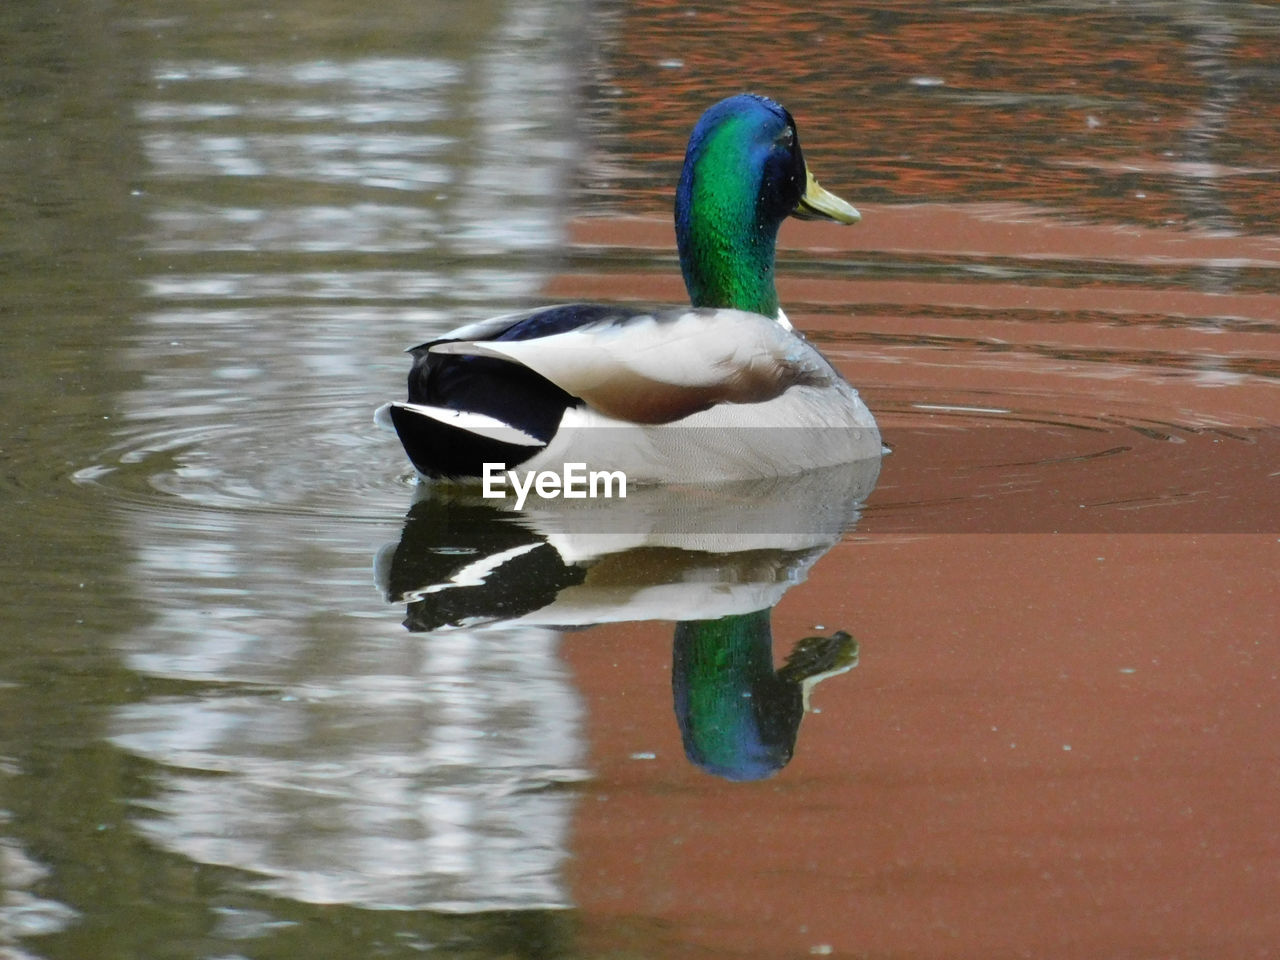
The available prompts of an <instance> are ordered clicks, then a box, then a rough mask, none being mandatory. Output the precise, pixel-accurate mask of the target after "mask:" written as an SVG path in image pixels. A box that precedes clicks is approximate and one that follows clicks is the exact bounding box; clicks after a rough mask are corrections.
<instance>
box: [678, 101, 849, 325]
mask: <svg viewBox="0 0 1280 960" xmlns="http://www.w3.org/2000/svg"><path fill="white" fill-rule="evenodd" d="M788 216H795V217H799V218H801V219H805V220H818V219H821V220H834V221H836V222H837V223H857V222H858V220H859V219H860V217H859V214H858V211H857V210H855V209H854V208H853V207H851V206H850V205H849V204H847V203H845V202H844V201H843V200H841V199H840V198H839V197H837V196H835V195H834V194H831V193H828V192H827V191H826V190H824V189H823V188H822V187H821V186H819V185H818V181H817V180H815V179H814V178H813V175H812V174H810V173H809V171H808V168H807V167H806V166H805V162H804V154H803V153H802V152H801V150H800V141H799V138H798V137H797V136H796V125H795V121H794V120H792V118H791V114H789V113H788V112H787V111H786V110H785V109H784V108H783V107H781V106H779V105H778V104H776V103H774V102H773V101H772V100H769V99H768V98H766V97H760V96H755V95H754V94H740V95H738V96H735V97H729V98H728V99H725V100H721V101H720V102H719V103H717V104H715V105H714V106H713V107H711V108H710V109H709V110H707V112H706V113H704V114H703V115H702V118H701V119H700V120H699V121H698V123H697V126H695V127H694V129H693V135H692V136H691V137H690V138H689V149H688V151H687V152H686V153H685V158H684V169H683V170H682V171H681V173H680V185H679V186H678V187H677V189H676V243H677V245H678V246H679V250H680V268H681V270H682V271H683V273H684V282H685V286H686V287H687V288H688V290H689V299H690V301H691V302H692V303H693V305H694V306H695V307H734V308H736V309H739V310H750V311H752V312H754V313H760V314H764V315H765V316H768V317H776V316H777V314H778V294H777V290H776V289H775V288H774V282H773V272H774V267H773V261H774V251H775V247H776V244H777V237H778V227H779V226H781V224H782V221H783V220H785V219H786V218H787V217H788Z"/></svg>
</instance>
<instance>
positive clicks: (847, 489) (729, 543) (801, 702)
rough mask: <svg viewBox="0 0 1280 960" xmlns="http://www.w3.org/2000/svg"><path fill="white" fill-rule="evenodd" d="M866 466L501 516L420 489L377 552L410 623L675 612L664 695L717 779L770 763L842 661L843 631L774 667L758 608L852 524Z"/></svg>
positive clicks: (575, 622) (428, 625) (849, 662)
mask: <svg viewBox="0 0 1280 960" xmlns="http://www.w3.org/2000/svg"><path fill="white" fill-rule="evenodd" d="M878 468H879V463H878V461H875V462H870V463H867V462H863V463H857V464H851V465H847V466H842V467H838V468H833V469H829V470H822V471H814V472H811V473H807V474H804V475H801V476H797V477H786V478H772V479H769V480H764V481H752V482H749V483H739V484H730V485H723V486H717V487H680V486H670V487H651V488H640V489H636V490H633V491H632V492H631V495H630V496H628V498H627V499H625V500H614V501H609V502H607V503H600V502H593V501H583V500H576V501H573V502H571V503H565V502H564V501H560V500H542V501H539V502H538V503H537V504H536V505H529V504H526V507H525V509H524V510H522V511H516V510H514V509H513V508H512V507H511V506H510V505H509V504H510V501H502V500H496V501H495V500H492V499H484V498H482V497H481V496H480V495H479V492H478V490H470V489H459V488H447V487H434V486H428V487H423V488H422V493H421V495H420V497H419V499H418V500H417V502H415V503H414V505H413V507H412V508H411V510H410V512H409V515H408V517H407V518H406V520H405V524H404V528H403V531H402V535H401V538H400V540H399V541H398V542H397V543H394V544H391V545H389V546H388V547H386V548H384V549H383V550H382V551H381V552H380V554H379V556H378V559H377V561H376V575H377V579H378V583H379V587H380V588H381V589H382V591H383V592H384V594H385V595H386V597H387V599H388V600H389V601H391V602H398V603H404V604H405V605H406V617H405V621H404V625H405V627H406V628H408V629H409V630H411V631H422V632H431V631H448V630H455V629H459V628H471V629H476V628H484V627H487V626H503V627H506V626H512V625H521V626H544V627H557V628H561V629H565V628H575V627H586V626H590V625H593V624H598V623H606V622H617V621H623V620H674V621H676V626H675V633H674V648H673V656H672V691H673V698H674V707H675V714H676V720H677V723H678V724H679V727H680V732H681V738H682V740H683V743H684V749H685V753H686V756H687V757H688V758H689V760H690V761H691V762H692V763H694V764H695V765H697V766H698V767H700V768H701V769H703V770H705V771H707V772H709V773H712V774H715V775H717V776H720V777H724V778H726V779H730V780H758V779H762V778H764V777H768V776H770V775H772V774H774V773H776V772H777V771H779V770H780V769H782V767H784V766H785V765H786V764H787V763H788V762H789V761H790V759H791V757H792V754H793V752H794V748H795V741H796V736H797V733H798V731H799V727H800V721H801V719H802V718H803V716H804V714H805V713H806V712H807V709H808V700H809V693H810V691H811V690H812V688H813V687H814V686H815V685H816V684H817V683H819V682H820V681H822V680H824V679H826V678H828V677H832V676H835V675H837V674H840V673H844V672H846V671H848V670H850V669H852V668H853V667H854V666H856V664H857V657H858V645H857V643H856V641H854V640H853V638H852V637H850V636H849V634H847V633H845V632H843V631H837V632H835V633H834V634H833V635H831V636H829V637H807V638H804V639H802V640H800V641H799V642H798V643H797V644H796V646H795V648H794V650H793V651H792V652H791V654H790V655H789V656H788V657H787V659H786V662H785V663H784V665H783V666H782V667H781V668H779V669H776V670H775V669H774V666H773V631H772V623H771V616H772V611H773V607H774V606H775V605H776V604H777V603H778V601H779V600H781V598H782V596H783V594H784V593H786V591H787V590H789V589H790V588H791V587H793V586H794V585H795V584H797V583H799V582H801V581H802V580H803V579H804V578H805V576H806V575H807V573H808V570H809V568H810V567H812V566H813V564H814V563H816V562H817V560H818V559H819V558H820V557H822V556H823V555H824V554H825V553H826V552H827V551H828V550H830V549H831V547H832V546H834V545H835V543H836V542H837V541H838V540H839V539H840V537H841V535H842V534H843V533H844V532H845V531H846V530H847V529H849V528H850V527H851V526H852V525H853V523H854V522H855V521H856V520H857V516H858V510H859V508H860V505H861V503H862V502H863V500H865V498H866V497H867V495H868V494H869V493H870V491H871V489H872V487H873V486H874V484H875V480H876V475H877V472H878Z"/></svg>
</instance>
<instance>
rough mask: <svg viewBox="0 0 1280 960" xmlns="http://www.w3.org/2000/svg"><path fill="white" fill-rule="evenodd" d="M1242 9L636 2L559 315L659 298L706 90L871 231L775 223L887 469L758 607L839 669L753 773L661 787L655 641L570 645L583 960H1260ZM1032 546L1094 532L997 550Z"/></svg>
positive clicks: (660, 684)
mask: <svg viewBox="0 0 1280 960" xmlns="http://www.w3.org/2000/svg"><path fill="white" fill-rule="evenodd" d="M1233 10H1234V11H1235V12H1236V13H1238V12H1240V11H1241V8H1238V7H1236V8H1228V7H1227V6H1226V5H1219V4H1195V5H1174V6H1172V7H1160V8H1159V9H1158V10H1157V9H1156V8H1154V7H1142V8H1141V9H1132V10H1127V9H1121V10H1117V9H1116V8H1112V7H1108V8H1105V9H1097V8H1094V7H1084V6H1080V7H1072V8H1070V9H1063V8H1061V7H1058V6H1052V7H1051V6H1048V5H1045V6H1041V5H1036V4H1033V5H1026V6H1025V7H1022V8H1019V10H1018V11H1016V12H1015V11H1004V12H1003V13H1002V14H1001V15H1000V16H995V15H985V14H981V13H975V12H974V11H973V10H971V9H968V8H962V7H946V8H939V7H937V6H929V7H928V8H927V9H926V8H925V7H924V6H922V5H914V4H901V5H891V6H890V7H887V8H885V7H883V6H881V7H875V8H872V7H855V8H852V9H851V8H850V7H849V5H847V4H843V3H842V4H836V3H828V2H818V3H815V4H809V5H807V6H806V7H805V9H804V11H803V12H801V11H797V10H795V9H793V8H792V7H790V6H789V5H784V4H777V3H748V4H745V5H741V4H740V5H735V7H734V8H733V10H732V11H730V10H728V9H727V8H720V7H714V6H712V5H709V4H699V3H693V4H679V5H677V4H670V3H662V2H658V0H649V2H643V3H638V4H632V5H629V7H628V8H627V11H626V12H625V14H623V15H622V17H621V21H620V23H619V25H618V41H617V48H616V49H615V50H614V55H613V56H611V57H610V58H609V60H608V62H607V64H605V66H604V68H603V69H604V70H605V71H606V72H607V74H608V78H607V79H608V83H609V84H610V85H611V89H612V92H613V95H614V103H615V104H616V113H617V115H618V116H620V117H622V118H623V120H624V122H623V123H622V124H620V126H621V127H622V128H623V129H626V130H627V137H626V138H625V140H623V139H619V140H618V142H616V143H615V142H612V141H607V148H608V149H607V151H605V155H604V156H598V157H596V158H594V159H595V160H596V161H597V164H596V166H594V167H591V166H589V169H588V178H589V179H592V178H593V177H594V180H595V182H597V183H598V184H599V185H600V187H601V189H600V191H599V193H598V197H599V200H598V202H599V204H600V206H601V208H602V212H603V211H606V210H607V211H608V212H609V213H610V214H611V216H609V217H607V218H596V217H588V218H584V219H579V220H577V221H575V222H574V223H573V224H572V226H571V236H570V239H571V241H572V243H573V260H572V263H571V264H570V266H569V268H568V269H567V270H566V271H565V272H564V273H563V274H561V275H560V276H559V277H558V278H556V279H555V280H554V281H553V282H552V283H551V284H550V285H549V287H548V289H547V290H546V293H547V296H548V297H549V298H552V299H576V298H584V299H638V300H668V301H680V300H682V299H683V297H684V293H683V289H682V287H681V284H680V281H679V277H678V274H677V272H676V270H675V268H674V261H673V259H672V257H671V250H672V239H671V228H670V226H669V224H668V214H667V212H666V208H667V203H668V200H667V196H668V193H669V184H670V183H671V182H673V181H674V176H675V174H674V171H675V168H676V164H677V163H678V160H679V155H680V150H681V147H682V136H683V131H684V130H685V129H687V127H688V125H689V123H690V122H691V121H692V118H693V116H694V115H696V112H697V109H699V108H698V107H697V106H696V105H698V104H704V103H706V102H709V101H710V100H712V99H715V98H716V97H718V96H720V95H722V94H723V93H725V92H728V91H731V90H736V89H741V88H749V89H757V90H759V91H761V92H768V93H771V94H773V95H775V96H777V97H778V98H779V99H781V100H783V101H784V102H786V103H787V104H788V106H790V107H791V109H792V111H793V112H794V113H795V114H796V117H797V120H798V122H799V126H800V133H801V137H802V140H803V142H804V144H805V147H806V155H807V157H808V158H809V161H810V163H811V165H812V166H813V168H814V169H815V171H816V172H817V173H818V175H819V176H820V177H821V178H822V179H823V181H824V183H825V184H826V185H828V186H830V187H832V188H833V189H835V190H836V191H837V192H839V193H841V194H842V195H845V196H846V197H848V198H849V199H850V200H852V201H853V202H854V203H856V204H857V205H858V206H859V207H860V208H862V209H863V211H864V214H865V220H864V222H863V224H862V225H861V226H859V227H858V228H856V229H852V230H841V229H839V228H835V227H830V226H827V225H814V224H788V225H787V226H786V227H784V230H783V235H782V238H781V242H782V245H783V246H784V247H785V248H786V252H785V253H784V256H783V259H784V261H785V263H784V265H783V266H782V268H781V269H780V276H781V280H780V283H779V290H780V294H781V296H782V299H783V301H784V303H785V304H786V306H787V309H788V313H789V315H790V316H791V317H792V319H793V320H794V321H796V323H797V326H799V327H801V328H802V329H804V330H806V331H807V332H808V333H809V335H810V336H811V337H812V338H813V339H814V340H816V341H817V342H819V343H820V345H821V346H822V347H823V349H824V350H825V351H826V352H827V353H828V355H830V356H832V357H833V359H835V361H836V362H837V363H838V365H839V366H840V367H841V369H842V370H843V371H844V372H845V374H846V375H847V376H848V377H849V379H850V380H851V381H852V382H854V383H855V384H857V385H858V386H859V387H860V388H861V389H862V390H863V392H864V394H865V395H866V396H867V398H868V400H869V403H870V404H871V406H872V408H873V410H875V411H876V413H877V416H878V417H879V418H880V421H881V424H882V427H883V428H884V432H885V436H886V439H887V440H888V441H889V442H890V443H891V444H893V446H894V448H895V449H894V453H893V454H892V455H891V456H890V457H888V458H887V459H886V461H885V464H884V469H883V471H882V474H881V477H880V482H879V485H878V487H877V489H876V491H875V493H874V494H873V496H872V498H871V500H870V501H869V503H868V505H867V509H866V511H865V513H864V516H863V519H862V521H861V523H860V524H859V526H858V529H857V531H856V532H855V533H854V534H853V535H851V536H850V537H848V538H847V539H846V541H845V542H844V543H842V544H841V545H840V546H839V547H838V548H837V549H836V550H835V551H833V552H832V553H831V554H830V555H828V556H827V557H826V558H825V559H824V560H823V561H822V562H821V563H819V564H818V566H817V567H816V568H815V570H814V572H813V575H812V577H811V579H810V582H809V583H808V584H807V585H806V586H805V587H804V588H803V589H799V590H795V591H792V593H791V594H789V595H788V597H787V598H786V599H785V600H784V601H783V603H782V604H781V606H780V607H779V608H778V609H777V611H776V615H775V617H774V636H775V638H776V639H777V644H776V651H775V652H776V654H777V655H778V659H780V658H781V655H782V654H784V653H785V652H786V650H787V649H788V645H789V642H790V641H792V640H794V638H797V637H800V636H804V635H806V634H808V633H811V632H813V628H814V627H815V626H816V624H815V623H814V622H813V621H814V619H815V617H816V616H821V619H822V620H823V621H824V622H823V624H822V625H823V626H824V627H826V628H828V629H834V628H844V629H848V630H850V631H852V632H853V633H854V634H855V636H857V637H858V638H859V639H860V640H861V641H862V662H861V666H860V667H859V668H858V670H856V671H855V672H854V673H852V674H850V675H849V676H847V677H844V678H842V679H841V680H840V681H839V682H836V683H832V684H831V685H830V686H826V687H823V688H822V691H821V693H820V694H819V696H818V698H817V699H818V704H817V705H818V706H819V707H820V708H821V711H822V712H821V713H820V714H818V715H816V716H813V717H810V718H809V720H808V721H806V726H805V728H804V732H803V735H802V737H801V740H800V744H799V746H798V749H797V755H796V759H795V760H794V761H793V762H792V764H791V765H790V766H789V767H788V768H787V769H786V770H785V771H784V772H783V773H782V774H780V775H779V776H778V778H776V779H775V780H772V781H767V782H765V783H761V784H754V785H737V786H734V787H732V788H728V787H727V786H726V785H725V784H723V783H721V782H718V781H715V780H712V779H710V778H708V777H706V776H705V775H703V774H700V773H698V772H696V771H694V770H693V769H691V768H690V767H688V766H687V765H686V764H685V762H684V759H683V754H682V750H681V745H680V740H679V736H678V733H677V731H676V728H675V724H674V723H672V722H671V721H670V719H669V715H668V714H667V713H666V704H667V703H668V702H669V697H670V692H669V686H668V684H669V680H668V678H669V675H670V656H671V646H670V639H669V635H670V631H669V627H665V626H661V625H613V626H608V627H600V628H597V629H594V630H592V631H590V632H589V633H588V634H586V635H583V636H577V637H572V638H570V639H569V640H568V641H567V644H566V648H565V651H566V656H567V657H568V658H569V660H570V661H571V662H572V664H573V666H574V669H575V671H576V672H577V676H578V679H579V682H580V684H581V685H582V687H583V689H584V690H585V692H586V695H587V697H588V699H589V705H590V714H591V718H592V722H591V729H590V734H591V737H592V742H593V750H592V765H593V767H594V768H595V769H596V770H597V771H598V772H599V779H598V780H597V781H596V787H595V789H594V790H593V791H591V792H590V793H589V794H588V796H587V799H586V801H585V802H584V803H583V805H582V807H581V808H580V815H579V818H578V821H577V839H576V842H575V852H576V854H577V859H576V861H575V865H574V891H575V895H576V896H577V897H578V899H579V902H580V903H581V904H582V906H583V910H584V915H585V925H586V931H585V939H586V943H587V945H588V947H590V946H592V945H594V946H598V947H599V948H600V949H601V950H605V949H607V948H612V949H614V950H623V951H625V950H626V949H628V945H630V946H633V947H634V948H635V949H636V950H637V951H638V952H642V953H645V954H646V955H662V956H676V955H681V956H685V955H688V956H703V955H705V956H721V955H728V954H732V955H734V956H741V957H761V958H764V957H770V958H772V957H779V956H803V955H806V954H812V955H828V954H829V955H833V956H850V957H853V956H858V957H862V956H877V957H879V956H886V957H887V956H936V957H942V956H945V957H974V958H979V957H981V958H987V957H994V956H1034V957H1053V956H1059V957H1082V956H1114V957H1123V956H1166V955H1167V956H1214V957H1245V956H1259V957H1260V956H1267V955H1269V954H1270V952H1271V951H1273V950H1274V945H1275V944H1276V943H1277V942H1280V920H1277V916H1280V915H1278V914H1277V912H1276V911H1275V910H1274V909H1272V908H1271V903H1272V901H1274V899H1275V897H1276V895H1277V893H1280V869H1277V866H1276V865H1277V863H1280V830H1278V829H1277V828H1276V826H1275V822H1274V817H1273V816H1272V814H1271V810H1270V808H1271V806H1272V805H1273V804H1272V803H1271V799H1272V798H1273V797H1274V796H1275V794H1276V790H1277V787H1280V774H1278V773H1277V771H1280V766H1278V765H1277V759H1280V758H1278V757H1277V748H1276V745H1275V744H1276V731H1277V729H1278V728H1280V716H1278V715H1277V711H1276V706H1275V704H1276V700H1277V697H1276V694H1277V687H1276V684H1277V682H1280V681H1278V679H1277V677H1278V674H1277V661H1276V658H1275V656H1274V651H1273V650H1272V649H1271V646H1272V643H1271V641H1272V638H1273V636H1274V632H1275V631H1274V622H1275V621H1274V608H1275V582H1276V581H1275V570H1276V560H1275V551H1276V542H1275V538H1274V536H1252V537H1245V536H1222V535H1221V534H1225V533H1234V532H1240V533H1249V532H1254V533H1259V532H1265V531H1271V530H1274V528H1275V517H1276V516H1277V507H1278V506H1280V499H1278V497H1277V493H1276V486H1275V483H1276V481H1275V473H1274V470H1275V467H1274V465H1275V463H1276V462H1278V460H1280V457H1278V454H1280V447H1278V445H1277V438H1276V433H1275V411H1276V409H1277V407H1276V381H1275V378H1276V376H1277V373H1280V351H1277V348H1276V342H1277V340H1276V332H1277V325H1276V318H1277V317H1280V278H1278V276H1277V269H1278V268H1280V229H1278V224H1280V209H1278V208H1277V206H1276V198H1277V196H1280V194H1278V193H1277V191H1276V190H1275V184H1276V180H1277V176H1278V172H1277V168H1276V166H1275V161H1274V158H1275V157H1276V156H1277V154H1278V153H1280V123H1278V122H1277V118H1278V117H1280V98H1278V97H1277V93H1276V91H1277V89H1280V85H1277V84H1275V83H1274V78H1275V76H1276V74H1277V67H1276V63H1275V58H1274V53H1273V48H1274V29H1275V25H1274V24H1271V23H1270V17H1269V16H1267V15H1266V14H1265V13H1264V12H1263V11H1262V10H1261V9H1260V8H1256V7H1255V8H1250V10H1251V11H1252V14H1251V16H1253V17H1261V20H1258V19H1250V17H1249V16H1246V17H1244V18H1242V19H1241V18H1237V17H1236V16H1235V13H1233V12H1232V11H1233ZM1262 21H1266V22H1267V24H1269V25H1264V24H1263V22H1262ZM637 131H638V132H639V135H637ZM646 131H647V132H648V133H647V135H646ZM619 197H621V198H622V204H623V206H624V208H625V209H626V211H627V212H628V213H629V214H631V215H630V216H628V217H625V218H621V219H620V218H618V217H617V216H616V215H614V214H616V212H617V209H616V207H617V204H618V203H619ZM868 200H870V201H871V202H868ZM1055 531H1071V532H1075V533H1079V534H1088V535H1078V536H1046V535H1039V536H1031V535H1024V536H1011V535H1008V534H1011V533H1017V532H1026V533H1032V534H1050V533H1053V532H1055ZM899 533H908V534H910V536H895V535H892V534H899ZM962 533H981V534H987V535H986V536H968V535H956V534H962ZM1175 534H1177V535H1175ZM813 611H821V614H820V615H819V614H815V613H814V612H813Z"/></svg>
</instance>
